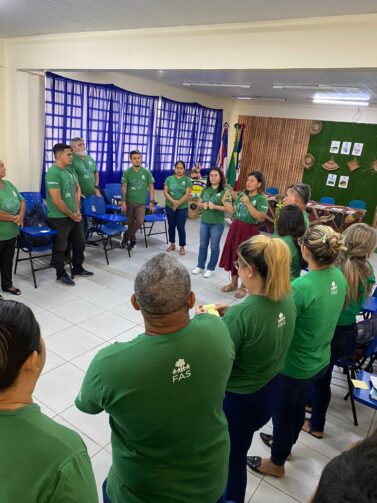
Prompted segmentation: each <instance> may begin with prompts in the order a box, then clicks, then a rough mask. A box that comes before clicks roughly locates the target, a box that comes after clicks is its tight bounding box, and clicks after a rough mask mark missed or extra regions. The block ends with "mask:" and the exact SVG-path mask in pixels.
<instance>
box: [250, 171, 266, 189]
mask: <svg viewBox="0 0 377 503" xmlns="http://www.w3.org/2000/svg"><path fill="white" fill-rule="evenodd" d="M249 176H253V177H254V178H256V179H257V180H258V182H259V183H260V184H261V186H260V187H259V188H258V192H264V189H265V188H266V180H265V179H264V176H263V173H261V172H260V171H252V172H251V173H249V174H248V175H247V178H249Z"/></svg>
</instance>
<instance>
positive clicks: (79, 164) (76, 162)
mask: <svg viewBox="0 0 377 503" xmlns="http://www.w3.org/2000/svg"><path fill="white" fill-rule="evenodd" d="M72 169H73V170H74V172H75V173H76V176H77V178H78V181H79V184H80V189H81V193H82V194H83V195H84V196H92V195H93V194H94V186H95V184H96V173H97V172H98V169H97V165H96V163H95V161H94V159H93V158H92V157H90V155H86V156H85V157H84V158H82V157H80V156H78V155H76V154H73V161H72Z"/></svg>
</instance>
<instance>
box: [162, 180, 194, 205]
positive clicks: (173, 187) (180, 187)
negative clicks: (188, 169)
mask: <svg viewBox="0 0 377 503" xmlns="http://www.w3.org/2000/svg"><path fill="white" fill-rule="evenodd" d="M165 185H166V186H167V188H168V193H169V196H170V197H172V198H173V199H174V200H175V201H177V200H179V199H181V198H182V197H183V196H184V195H185V194H186V190H187V189H190V188H191V187H192V182H191V178H188V177H187V176H182V177H181V178H177V177H176V176H175V175H172V176H168V177H167V178H166V180H165ZM165 203H166V206H168V207H169V208H171V207H172V206H173V204H172V203H171V202H170V201H169V200H168V199H165ZM184 208H188V200H187V201H185V202H184V203H182V204H181V205H180V206H178V209H180V210H181V209H184Z"/></svg>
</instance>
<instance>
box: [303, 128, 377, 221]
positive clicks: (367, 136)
mask: <svg viewBox="0 0 377 503" xmlns="http://www.w3.org/2000/svg"><path fill="white" fill-rule="evenodd" d="M322 125H323V127H322V131H321V132H320V133H319V134H318V135H313V136H311V137H310V141H309V146H308V152H309V153H310V154H312V155H313V156H314V157H315V163H314V166H313V167H312V168H311V169H310V170H309V169H305V170H304V176H303V182H304V183H308V184H309V185H310V186H311V188H312V199H314V200H316V201H319V200H320V198H321V197H324V196H329V197H333V198H334V199H335V203H336V204H340V205H344V206H348V203H349V202H350V201H352V199H361V200H363V201H365V202H366V205H367V214H366V217H365V221H366V222H367V223H368V224H372V222H373V216H374V211H375V208H376V203H377V172H376V171H373V169H372V166H371V165H372V162H373V161H374V160H376V159H377V124H354V123H350V122H326V121H324V122H322ZM332 140H338V141H340V142H341V145H340V149H339V152H340V150H341V146H342V142H343V141H350V142H352V146H351V153H350V154H349V155H344V154H341V153H339V154H331V153H330V145H331V141H332ZM355 142H356V143H364V147H363V151H362V154H361V156H360V157H354V156H353V155H352V149H353V144H354V143H355ZM331 158H332V159H334V161H335V162H336V163H337V164H339V166H340V168H339V169H337V170H335V171H327V170H325V169H324V168H322V166H321V165H322V164H323V163H324V162H326V161H328V160H330V159H331ZM354 158H355V159H357V160H358V161H359V164H360V168H358V169H357V170H355V171H352V172H351V171H350V170H349V168H348V166H347V162H348V161H351V160H352V159H354ZM329 173H332V174H334V175H337V180H336V185H335V187H328V186H327V185H326V181H327V175H328V174H329ZM342 175H346V176H349V177H350V178H349V183H348V188H347V189H341V188H339V187H338V183H339V178H340V176H342Z"/></svg>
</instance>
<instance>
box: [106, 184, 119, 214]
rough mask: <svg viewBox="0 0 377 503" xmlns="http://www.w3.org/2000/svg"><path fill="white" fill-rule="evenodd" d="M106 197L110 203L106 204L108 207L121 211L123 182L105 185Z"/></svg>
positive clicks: (108, 208) (113, 210)
mask: <svg viewBox="0 0 377 503" xmlns="http://www.w3.org/2000/svg"><path fill="white" fill-rule="evenodd" d="M105 191H106V197H107V199H108V200H109V203H108V204H107V205H106V209H107V210H109V211H112V212H116V213H118V212H120V197H121V195H122V184H121V183H107V184H106V187H105Z"/></svg>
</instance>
